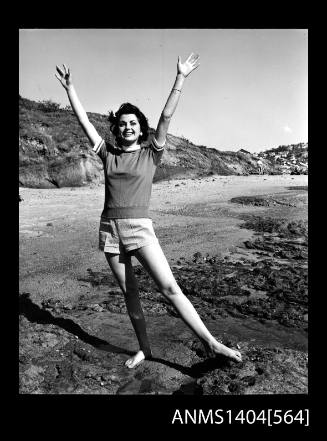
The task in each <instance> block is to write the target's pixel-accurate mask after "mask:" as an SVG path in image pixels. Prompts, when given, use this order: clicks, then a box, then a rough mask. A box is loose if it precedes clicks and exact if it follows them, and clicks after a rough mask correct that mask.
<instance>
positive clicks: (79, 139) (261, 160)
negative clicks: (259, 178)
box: [19, 97, 307, 188]
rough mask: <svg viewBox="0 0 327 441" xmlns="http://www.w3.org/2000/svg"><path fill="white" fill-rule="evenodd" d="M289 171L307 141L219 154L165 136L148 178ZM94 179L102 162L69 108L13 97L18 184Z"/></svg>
mask: <svg viewBox="0 0 327 441" xmlns="http://www.w3.org/2000/svg"><path fill="white" fill-rule="evenodd" d="M88 116H89V119H90V121H91V122H92V124H93V125H94V126H95V127H96V129H97V131H98V132H99V134H100V136H102V137H103V138H104V139H107V140H108V141H113V138H112V135H111V133H110V130H109V123H108V121H107V116H106V115H100V114H97V113H88ZM152 132H153V130H152ZM276 151H278V153H276ZM285 151H286V152H287V153H286V155H284V153H285ZM299 152H300V153H299ZM276 154H277V155H278V154H279V157H278V158H276V157H275V155H276ZM283 155H284V156H283ZM281 158H282V159H281ZM294 159H295V161H294ZM299 162H301V164H302V165H299V164H298V163H299ZM285 165H286V167H285ZM293 172H294V173H300V172H301V173H306V172H307V144H298V145H296V146H281V147H279V148H278V149H273V150H270V151H266V152H263V153H260V154H257V155H255V154H251V153H249V152H247V151H245V150H239V151H238V152H223V151H219V150H216V149H212V148H206V147H205V146H198V145H194V144H193V143H192V142H190V141H188V140H187V139H185V138H180V137H177V136H173V135H168V137H167V147H166V151H165V153H164V156H163V159H162V163H161V164H160V166H159V167H158V168H157V171H156V174H155V177H154V181H158V180H162V179H170V178H173V177H174V178H186V177H196V176H205V175H210V174H220V175H233V174H234V175H235V174H240V175H247V174H256V173H270V174H282V173H293ZM100 182H103V171H102V163H101V161H100V159H99V158H98V157H97V155H95V154H94V153H93V152H92V150H91V149H90V146H89V143H88V140H87V138H86V136H85V135H84V133H83V131H82V129H81V128H80V126H79V124H78V122H77V120H76V117H75V116H74V114H73V112H72V111H71V110H69V108H65V109H60V106H59V105H58V104H56V103H53V102H51V101H45V102H38V103H37V102H34V101H31V100H28V99H25V98H22V97H19V183H20V185H21V186H25V187H34V188H55V187H71V186H82V185H87V184H90V183H100Z"/></svg>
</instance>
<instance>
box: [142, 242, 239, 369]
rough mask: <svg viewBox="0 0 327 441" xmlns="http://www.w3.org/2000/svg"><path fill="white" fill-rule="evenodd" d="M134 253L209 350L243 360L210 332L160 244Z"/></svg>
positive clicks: (235, 359)
mask: <svg viewBox="0 0 327 441" xmlns="http://www.w3.org/2000/svg"><path fill="white" fill-rule="evenodd" d="M134 255H135V256H136V258H137V259H138V260H139V261H140V262H141V264H142V265H143V266H144V268H145V269H146V270H147V271H148V273H149V274H150V275H151V277H152V278H153V280H154V281H155V283H156V284H157V286H158V288H159V290H160V292H161V293H162V294H163V295H164V296H165V297H166V298H167V299H168V300H169V301H170V302H171V303H172V305H173V306H174V307H175V309H176V310H177V311H178V313H179V314H180V316H181V318H182V320H183V321H184V323H186V325H187V326H188V327H189V328H190V329H191V330H192V331H193V332H194V333H195V335H196V336H197V337H198V338H199V339H200V341H201V342H202V343H203V345H204V347H205V349H206V350H207V352H209V351H212V352H214V353H215V354H221V355H225V356H226V357H228V358H231V359H233V360H234V361H237V362H240V361H242V357H241V354H240V352H239V351H236V350H233V349H230V348H228V347H227V346H225V345H223V344H221V343H219V342H218V341H217V340H216V339H215V338H214V337H213V336H212V334H210V332H209V330H208V329H207V328H206V326H205V325H204V323H203V322H202V320H201V318H200V317H199V315H198V313H197V312H196V310H195V309H194V306H193V305H192V303H191V302H190V301H189V300H188V298H187V297H186V296H185V295H184V294H183V293H182V291H181V289H180V287H179V286H178V284H177V282H176V280H175V278H174V275H173V273H172V272H171V269H170V267H169V264H168V262H167V260H166V257H165V255H164V253H163V251H162V249H161V247H160V245H159V244H151V245H148V246H145V247H142V248H139V249H138V250H136V251H135V252H134Z"/></svg>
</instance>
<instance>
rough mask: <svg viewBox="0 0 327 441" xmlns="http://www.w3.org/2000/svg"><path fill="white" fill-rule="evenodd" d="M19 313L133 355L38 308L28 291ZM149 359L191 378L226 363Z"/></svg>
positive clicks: (218, 360) (99, 345)
mask: <svg viewBox="0 0 327 441" xmlns="http://www.w3.org/2000/svg"><path fill="white" fill-rule="evenodd" d="M19 315H23V316H24V317H26V318H27V320H28V321H30V322H32V323H33V322H34V323H39V324H52V325H55V326H59V327H60V328H62V329H64V330H65V331H67V332H69V333H70V334H73V335H75V336H77V337H78V338H79V339H80V340H82V341H83V342H84V343H87V344H90V345H91V346H93V347H94V348H96V349H99V350H102V351H105V352H112V353H115V354H127V355H134V352H133V351H130V350H127V349H123V348H121V347H119V346H115V345H113V344H111V343H108V342H107V341H105V340H102V339H101V338H98V337H95V336H93V335H90V334H88V333H87V332H85V331H84V330H83V329H82V328H81V327H80V326H79V325H78V324H77V323H75V322H74V321H73V320H71V319H67V318H61V317H54V316H53V315H52V314H51V313H50V312H49V311H46V310H45V309H42V308H40V307H39V306H38V305H37V304H35V303H33V302H32V300H31V299H30V294H29V293H22V294H20V296H19ZM149 361H152V362H156V363H160V364H163V365H165V366H167V367H170V368H173V369H176V370H178V371H179V372H181V373H182V374H184V375H188V376H189V377H192V378H200V377H202V376H203V375H204V374H206V373H208V372H210V371H212V370H215V369H218V368H221V367H223V366H226V363H228V361H226V358H225V357H219V356H217V357H215V358H213V359H207V360H204V361H201V362H199V363H195V364H194V365H192V366H191V367H187V366H182V365H180V364H178V363H174V362H170V361H167V360H164V359H162V358H158V357H151V358H149Z"/></svg>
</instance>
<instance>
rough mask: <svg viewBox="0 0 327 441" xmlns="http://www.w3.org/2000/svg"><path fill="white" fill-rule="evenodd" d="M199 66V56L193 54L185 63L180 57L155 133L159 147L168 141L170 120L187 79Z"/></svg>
mask: <svg viewBox="0 0 327 441" xmlns="http://www.w3.org/2000/svg"><path fill="white" fill-rule="evenodd" d="M199 65H200V64H199V55H195V54H193V53H192V54H191V55H189V57H188V58H187V60H186V61H185V62H184V63H182V61H181V57H178V63H177V76H176V80H175V82H174V85H173V88H172V90H171V92H170V94H169V97H168V100H167V102H166V104H165V107H164V109H163V111H162V113H161V116H160V119H159V122H158V126H157V130H156V133H155V139H156V141H157V143H158V144H159V145H163V144H164V143H165V141H166V135H167V132H168V127H169V124H170V120H171V118H172V116H173V114H174V112H175V110H176V107H177V104H178V101H179V97H180V94H181V91H182V87H183V84H184V81H185V78H186V77H187V76H188V75H189V74H190V73H191V72H193V70H194V69H196V68H197V67H199Z"/></svg>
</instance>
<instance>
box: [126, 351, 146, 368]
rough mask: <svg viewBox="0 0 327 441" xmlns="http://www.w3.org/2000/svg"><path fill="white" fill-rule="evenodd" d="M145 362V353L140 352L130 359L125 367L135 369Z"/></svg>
mask: <svg viewBox="0 0 327 441" xmlns="http://www.w3.org/2000/svg"><path fill="white" fill-rule="evenodd" d="M144 360H145V355H144V353H143V351H138V352H137V353H136V354H135V355H134V356H133V357H131V358H129V359H128V360H127V361H126V362H125V366H127V367H128V368H129V369H133V368H134V367H136V366H138V365H139V364H140V363H142V362H143V361H144Z"/></svg>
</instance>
